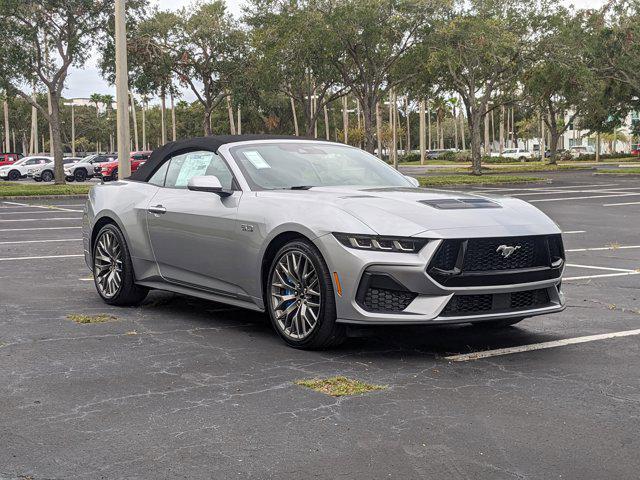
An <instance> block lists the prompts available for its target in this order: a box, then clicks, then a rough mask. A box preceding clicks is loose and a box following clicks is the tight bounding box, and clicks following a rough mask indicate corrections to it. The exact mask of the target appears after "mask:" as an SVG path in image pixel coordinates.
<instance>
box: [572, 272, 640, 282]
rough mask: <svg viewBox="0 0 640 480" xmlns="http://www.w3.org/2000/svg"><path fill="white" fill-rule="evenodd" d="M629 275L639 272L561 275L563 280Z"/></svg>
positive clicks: (639, 273) (638, 273)
mask: <svg viewBox="0 0 640 480" xmlns="http://www.w3.org/2000/svg"><path fill="white" fill-rule="evenodd" d="M629 275H640V272H634V271H631V272H624V273H603V274H600V275H583V276H581V277H562V281H563V282H569V281H571V280H590V279H592V278H608V277H627V276H629Z"/></svg>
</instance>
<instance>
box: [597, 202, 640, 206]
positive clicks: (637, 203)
mask: <svg viewBox="0 0 640 480" xmlns="http://www.w3.org/2000/svg"><path fill="white" fill-rule="evenodd" d="M623 205H640V202H627V203H605V204H603V205H602V206H603V207H621V206H623Z"/></svg>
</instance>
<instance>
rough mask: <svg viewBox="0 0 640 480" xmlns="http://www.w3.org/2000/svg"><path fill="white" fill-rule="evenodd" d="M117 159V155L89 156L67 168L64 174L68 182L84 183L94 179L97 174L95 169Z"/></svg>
mask: <svg viewBox="0 0 640 480" xmlns="http://www.w3.org/2000/svg"><path fill="white" fill-rule="evenodd" d="M115 158H117V156H116V155H103V154H98V155H89V156H88V157H85V158H83V159H82V161H80V162H77V163H74V164H73V165H69V166H68V167H65V169H64V173H65V176H66V179H67V181H70V182H72V181H74V180H75V181H76V182H84V181H85V180H86V179H87V178H91V177H93V175H94V174H95V167H96V166H98V165H101V164H103V163H106V162H113V160H115Z"/></svg>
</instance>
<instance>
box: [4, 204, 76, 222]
mask: <svg viewBox="0 0 640 480" xmlns="http://www.w3.org/2000/svg"><path fill="white" fill-rule="evenodd" d="M5 208H9V207H5ZM2 210H3V208H0V215H46V214H48V213H58V214H60V213H67V212H66V211H64V210H57V211H53V212H43V211H42V210H38V211H37V212H25V211H24V210H22V211H20V212H3V211H2ZM69 213H71V212H69ZM73 213H75V212H73ZM74 218H75V217H74ZM34 220H35V218H34Z"/></svg>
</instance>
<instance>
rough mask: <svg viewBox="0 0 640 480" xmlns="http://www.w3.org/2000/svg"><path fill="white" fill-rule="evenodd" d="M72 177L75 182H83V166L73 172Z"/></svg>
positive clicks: (84, 177) (85, 175)
mask: <svg viewBox="0 0 640 480" xmlns="http://www.w3.org/2000/svg"><path fill="white" fill-rule="evenodd" d="M73 177H74V178H75V180H76V182H84V181H85V180H86V179H87V171H86V170H85V169H84V168H79V169H77V170H76V171H75V172H74V173H73Z"/></svg>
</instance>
